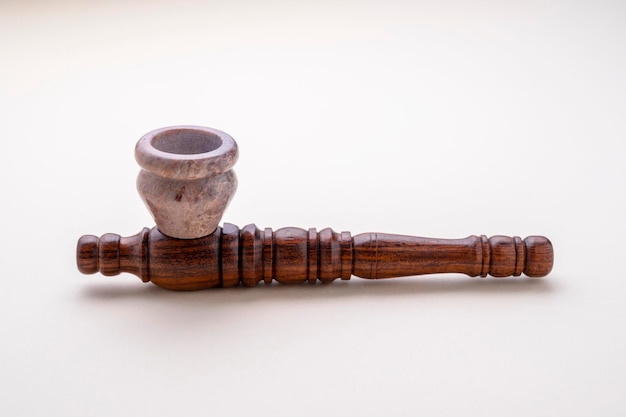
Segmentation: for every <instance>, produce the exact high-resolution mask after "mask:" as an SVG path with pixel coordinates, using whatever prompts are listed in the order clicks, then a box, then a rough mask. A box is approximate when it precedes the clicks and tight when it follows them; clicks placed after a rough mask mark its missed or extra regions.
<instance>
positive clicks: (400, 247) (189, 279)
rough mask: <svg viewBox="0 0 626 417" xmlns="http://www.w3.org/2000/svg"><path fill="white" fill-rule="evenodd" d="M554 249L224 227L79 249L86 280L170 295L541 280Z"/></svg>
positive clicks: (88, 240)
mask: <svg viewBox="0 0 626 417" xmlns="http://www.w3.org/2000/svg"><path fill="white" fill-rule="evenodd" d="M553 261H554V254H553V249H552V244H551V243H550V241H549V240H548V239H547V238H545V237H543V236H529V237H527V238H526V239H524V240H522V239H521V238H519V237H517V236H515V237H508V236H493V237H491V238H487V237H486V236H469V237H466V238H464V239H432V238H423V237H414V236H403V235H392V234H386V233H363V234H359V235H356V236H354V237H352V236H351V235H350V233H349V232H342V233H337V232H334V231H333V230H332V229H323V230H321V231H320V232H319V233H318V232H317V231H316V229H309V230H304V229H300V228H296V227H287V228H282V229H278V230H276V231H272V229H270V228H266V229H264V230H261V229H259V228H257V227H256V226H255V225H253V224H251V225H247V226H245V227H244V228H243V229H241V230H239V228H238V227H237V226H235V225H232V224H229V223H226V224H224V227H223V228H221V227H218V228H217V229H216V230H215V232H214V233H213V234H211V235H209V236H205V237H201V238H197V239H176V238H171V237H168V236H165V235H164V234H162V233H161V232H160V231H159V230H158V229H157V228H156V227H155V228H153V229H151V230H150V229H147V228H145V229H143V230H142V231H141V232H139V233H138V234H136V235H134V236H130V237H120V236H119V235H116V234H112V233H107V234H105V235H103V236H102V237H100V238H98V237H96V236H92V235H86V236H83V237H81V238H80V240H79V241H78V247H77V265H78V269H79V270H80V271H81V272H83V273H85V274H93V273H96V272H98V271H99V272H101V273H102V274H104V275H117V274H119V273H120V272H129V273H131V274H134V275H137V276H138V277H140V278H141V279H142V280H143V281H145V282H147V281H151V282H152V283H154V284H156V285H158V286H160V287H163V288H167V289H171V290H199V289H204V288H213V287H233V286H236V285H238V284H239V283H242V284H243V285H245V286H248V287H253V286H255V285H257V284H258V283H259V282H260V281H264V282H266V283H270V282H271V281H272V280H273V279H275V280H276V281H278V282H280V283H283V284H300V283H303V282H307V281H308V282H309V283H314V282H316V281H317V280H319V281H321V282H323V283H329V282H332V281H333V280H335V279H338V278H341V279H350V277H351V276H352V275H355V276H358V277H361V278H367V279H379V278H392V277H401V276H410V275H422V274H437V273H462V274H466V275H469V276H472V277H474V276H483V277H484V276H487V274H489V275H492V276H494V277H506V276H518V275H520V274H521V273H524V274H526V275H527V276H530V277H542V276H545V275H547V274H548V273H549V272H550V271H551V270H552V264H553Z"/></svg>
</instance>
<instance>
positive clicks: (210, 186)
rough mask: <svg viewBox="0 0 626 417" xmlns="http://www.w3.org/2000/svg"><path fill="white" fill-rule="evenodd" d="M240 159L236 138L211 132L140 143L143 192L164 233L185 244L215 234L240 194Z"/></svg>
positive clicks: (181, 131)
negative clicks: (237, 169)
mask: <svg viewBox="0 0 626 417" xmlns="http://www.w3.org/2000/svg"><path fill="white" fill-rule="evenodd" d="M237 157H238V150H237V143H235V141H234V140H233V138H231V137H230V136H229V135H228V134H226V133H224V132H221V131H219V130H216V129H211V128H207V127H200V126H173V127H166V128H162V129H157V130H153V131H152V132H149V133H147V134H145V135H144V136H143V137H142V138H141V139H139V142H137V146H136V147H135V159H136V160H137V162H138V163H139V165H140V166H141V168H143V169H142V170H141V171H140V172H139V176H138V177H137V190H138V191H139V195H140V196H141V198H142V200H143V201H144V203H145V204H146V207H147V208H148V210H149V211H150V213H151V214H152V217H153V218H154V221H155V222H156V224H157V227H158V228H159V230H160V231H161V233H163V234H165V235H167V236H170V237H175V238H179V239H194V238H199V237H203V236H207V235H209V234H211V233H213V232H214V231H215V229H216V228H217V225H218V224H219V222H220V220H221V218H222V214H223V213H224V210H225V209H226V207H227V206H228V204H229V202H230V200H231V198H232V196H233V194H234V193H235V190H236V189H237V177H236V176H235V173H234V171H233V170H232V167H233V166H234V165H235V162H236V161H237Z"/></svg>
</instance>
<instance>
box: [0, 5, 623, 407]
mask: <svg viewBox="0 0 626 417" xmlns="http://www.w3.org/2000/svg"><path fill="white" fill-rule="evenodd" d="M407 3H409V2H388V1H385V2H375V1H374V2H365V3H364V2H307V3H305V4H292V3H287V2H284V3H281V2H252V1H250V2H225V1H224V2H221V3H218V2H209V3H201V2H191V1H189V2H177V3H176V4H173V3H172V4H168V3H165V2H148V1H145V2H112V3H107V5H98V4H94V5H91V6H87V5H85V4H83V3H82V2H81V3H79V2H63V3H54V2H40V3H34V4H33V5H28V6H27V5H24V4H22V3H21V2H12V3H6V2H2V4H1V5H0V57H1V58H0V59H1V65H0V114H2V123H0V137H2V159H3V163H2V164H0V185H1V190H2V201H3V210H2V213H3V216H2V220H1V223H0V226H1V230H2V232H3V239H2V244H1V248H0V249H1V251H0V253H1V254H2V281H3V294H4V298H3V300H2V302H1V303H0V329H2V343H1V344H0V354H1V356H2V358H3V360H2V362H1V365H0V366H1V368H0V370H1V371H0V387H1V388H2V392H3V399H2V400H1V401H0V415H3V416H5V415H6V416H21V415H24V416H26V415H28V416H32V415H42V416H43V415H45V416H65V417H67V416H81V417H82V416H107V417H110V416H118V415H119V416H122V415H150V416H153V417H156V416H171V415H181V416H183V415H184V416H207V415H216V416H217V415H219V416H231V415H232V416H235V415H237V416H241V415H257V416H261V415H268V416H270V415H271V416H293V415H300V416H321V415H324V416H332V415H338V416H339V415H341V416H349V415H359V416H383V415H393V416H401V415H406V416H416V415H428V416H459V415H464V416H481V417H487V416H504V415H505V416H530V415H532V416H534V417H538V416H561V415H567V416H594V415H598V416H619V415H624V414H625V413H626V399H625V397H624V396H623V391H624V387H625V386H626V356H625V355H624V351H625V348H626V338H625V334H624V330H623V329H624V320H625V319H626V303H624V293H625V292H626V277H625V276H624V268H623V267H622V265H623V259H624V245H623V242H622V241H623V236H624V235H625V233H626V222H625V220H624V212H626V195H625V194H626V189H625V187H624V179H626V172H625V166H626V165H625V164H624V155H625V154H626V152H625V149H624V148H625V146H626V145H625V143H626V142H625V141H624V138H625V137H626V128H625V125H624V111H625V109H626V101H625V100H626V99H625V97H626V80H625V77H624V74H626V52H625V51H626V50H625V49H624V44H625V41H626V25H625V24H624V19H625V16H626V10H625V9H624V6H623V5H622V4H621V3H619V2H607V1H604V2H586V3H585V4H578V5H574V4H571V2H542V1H533V2H527V1H523V2H522V1H520V2H495V1H494V2H489V1H485V2H471V5H470V3H468V4H466V3H464V2H448V1H444V2H431V3H425V2H415V4H413V5H408V4H407ZM176 124H196V125H205V126H211V127H214V128H217V129H220V130H223V131H225V132H227V133H229V134H230V135H232V136H233V137H234V138H235V139H236V140H237V142H238V144H239V149H240V159H239V162H238V163H237V166H236V170H237V174H238V177H239V189H238V191H237V194H236V195H235V197H234V199H233V201H232V203H231V205H230V207H229V208H228V210H227V211H226V213H225V215H224V217H223V221H226V222H231V223H235V224H238V225H240V226H243V225H245V224H247V223H251V222H256V223H257V224H258V225H259V226H260V227H266V226H269V227H273V228H274V229H276V228H279V227H283V226H300V227H305V228H307V227H317V228H322V227H326V226H330V227H333V228H334V229H335V230H350V231H352V232H353V233H361V232H368V231H381V232H390V233H406V234H413V235H422V236H433V237H464V236H467V235H470V234H477V233H484V234H487V235H492V234H505V235H520V236H525V235H530V234H545V235H546V236H549V237H550V238H551V240H552V242H553V243H554V246H555V250H556V261H555V268H554V271H553V273H552V274H551V275H550V277H549V278H548V279H546V280H543V281H525V280H516V279H513V280H495V279H494V280H480V279H469V278H464V277H457V276H444V277H427V278H413V279H411V278H407V279H402V280H398V281H380V282H365V281H361V280H357V279H353V280H351V281H350V282H338V283H336V284H334V285H333V286H328V287H322V286H318V287H308V286H304V287H296V288H286V287H280V286H271V287H264V286H260V287H259V288H255V289H252V290H245V289H242V288H235V289H232V290H224V291H206V292H199V293H193V294H175V293H170V292H165V291H161V290H158V289H156V288H152V287H150V286H149V285H147V284H142V283H141V282H139V281H138V280H137V279H136V278H133V277H130V276H120V277H112V278H107V277H103V276H82V275H80V274H79V273H78V272H77V271H76V268H75V265H74V246H75V243H76V240H77V239H78V237H79V236H80V235H81V234H85V233H93V234H102V233H105V232H115V233H120V234H123V235H130V234H134V233H136V232H137V231H139V230H140V229H141V228H142V227H143V226H152V220H151V218H150V216H149V214H148V213H147V211H146V210H145V209H144V207H143V204H142V203H141V200H140V199H139V197H138V195H137V193H136V191H135V177H136V175H137V172H138V169H139V168H138V166H137V165H136V163H135V161H134V158H133V148H134V145H135V143H136V141H137V140H138V138H139V137H140V136H141V135H143V134H144V133H146V132H148V131H150V130H152V129H155V128H158V127H162V126H169V125H176ZM356 174H358V175H356ZM459 174H462V176H463V178H464V180H463V181H459V179H458V178H459ZM267 195H271V198H267Z"/></svg>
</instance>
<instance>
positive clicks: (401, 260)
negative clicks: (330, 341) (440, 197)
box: [76, 126, 554, 290]
mask: <svg viewBox="0 0 626 417" xmlns="http://www.w3.org/2000/svg"><path fill="white" fill-rule="evenodd" d="M237 156H238V150H237V144H236V142H235V141H234V140H233V139H232V138H231V137H230V136H229V135H228V134H226V133H224V132H221V131H219V130H216V129H210V128H206V127H199V126H175V127H168V128H162V129H157V130H154V131H152V132H149V133H147V134H146V135H144V136H143V137H142V138H141V139H140V140H139V142H138V143H137V146H136V147H135V157H136V159H137V162H138V163H139V165H140V166H141V167H142V168H143V169H142V170H141V171H140V173H139V176H138V178H137V189H138V191H139V194H140V195H141V198H142V199H143V201H144V203H145V204H146V206H147V208H148V210H149V211H150V212H151V214H152V216H153V218H154V220H155V222H156V224H157V226H156V227H154V228H152V229H148V228H144V229H143V230H142V231H141V232H139V233H138V234H136V235H134V236H130V237H121V236H119V235H117V234H113V233H107V234H105V235H102V236H101V237H100V238H98V237H96V236H93V235H85V236H82V237H81V238H80V239H79V241H78V247H77V255H76V256H77V265H78V269H79V271H80V272H82V273H85V274H93V273H96V272H100V273H102V274H103V275H117V274H119V273H121V272H129V273H132V274H135V275H137V276H138V277H139V278H141V280H142V281H144V282H148V281H150V282H152V283H154V284H156V285H158V286H160V287H163V288H167V289H171V290H199V289H205V288H213V287H233V286H236V285H238V284H239V283H243V285H245V286H250V287H252V286H255V285H257V284H258V283H259V281H264V282H265V283H271V282H272V279H275V280H276V281H278V282H280V283H283V284H298V283H303V282H309V283H315V282H316V280H320V281H321V282H323V283H329V282H332V281H333V280H335V279H337V278H341V279H344V280H348V279H350V277H351V276H352V275H355V276H358V277H361V278H367V279H379V278H393V277H401V276H409V275H422V274H436V273H463V274H466V275H469V276H472V277H474V276H481V277H486V276H487V275H491V276H494V277H506V276H519V275H521V274H522V273H524V274H525V275H527V276H529V277H543V276H545V275H547V274H548V273H550V271H551V270H552V265H553V261H554V253H553V248H552V244H551V243H550V241H549V240H548V239H547V238H545V237H543V236H529V237H527V238H526V239H524V240H522V239H521V238H519V237H517V236H515V237H507V236H492V237H491V238H487V237H486V236H469V237H467V238H464V239H433V238H422V237H413V236H403V235H392V234H385V233H362V234H358V235H356V236H354V237H353V236H351V234H350V233H349V232H341V233H337V232H334V231H333V230H332V229H328V228H327V229H323V230H321V231H319V232H317V231H316V229H308V230H305V229H300V228H295V227H288V228H282V229H278V230H276V231H272V229H270V228H266V229H264V230H261V229H259V228H257V227H256V226H255V225H254V224H251V225H247V226H245V227H244V228H243V229H241V230H240V229H239V228H238V227H237V226H235V225H232V224H229V223H225V224H224V225H223V227H220V226H218V224H219V222H220V220H221V217H222V214H223V211H224V210H225V209H226V207H227V206H228V203H229V202H230V200H231V198H232V196H233V194H234V192H235V190H236V188H237V179H236V176H235V174H234V172H233V170H232V167H233V165H234V164H235V162H236V160H237Z"/></svg>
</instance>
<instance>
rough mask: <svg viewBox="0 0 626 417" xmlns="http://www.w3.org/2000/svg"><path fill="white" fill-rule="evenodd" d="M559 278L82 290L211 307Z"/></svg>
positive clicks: (514, 286)
mask: <svg viewBox="0 0 626 417" xmlns="http://www.w3.org/2000/svg"><path fill="white" fill-rule="evenodd" d="M557 280H558V278H556V277H554V278H550V279H546V278H540V279H529V278H521V277H520V278H517V277H515V278H506V279H501V278H486V279H481V278H468V277H463V276H445V275H442V276H438V277H420V278H416V277H410V278H394V279H393V280H391V279H388V280H365V279H358V278H357V279H352V280H350V282H346V281H340V280H336V281H335V282H333V283H332V284H316V285H309V284H301V285H282V284H278V283H273V284H270V285H264V284H260V285H258V286H257V287H254V288H247V287H243V286H239V287H233V288H214V289H207V290H201V291H191V292H186V291H183V292H179V291H170V290H165V289H162V288H159V287H157V286H155V285H151V284H145V285H136V284H135V285H111V284H108V285H107V284H90V285H88V286H87V287H85V288H84V289H83V291H82V294H81V296H82V298H83V299H86V300H92V301H98V302H106V301H111V300H126V299H132V300H143V301H149V302H151V303H165V304H169V303H181V304H182V303H184V304H185V305H186V306H189V305H190V304H194V303H196V302H198V303H202V305H203V306H205V307H206V306H207V303H210V305H212V306H213V307H215V306H216V305H220V304H229V305H232V304H233V303H246V304H248V303H250V302H260V303H274V302H277V301H285V300H300V301H306V300H314V301H317V300H321V299H324V300H332V299H344V298H351V297H364V296H367V297H369V296H371V297H383V298H386V297H398V296H402V295H410V296H412V297H413V296H414V297H422V296H429V295H436V294H450V295H454V296H459V295H460V296H472V297H473V296H481V297H482V296H485V295H503V294H516V295H520V296H522V295H523V296H525V295H546V294H550V293H552V292H554V291H555V284H554V283H553V282H554V281H557Z"/></svg>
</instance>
